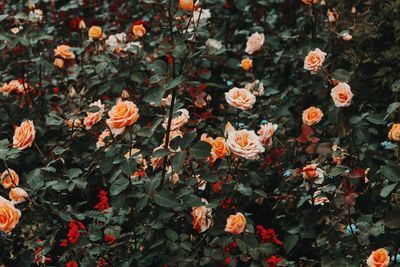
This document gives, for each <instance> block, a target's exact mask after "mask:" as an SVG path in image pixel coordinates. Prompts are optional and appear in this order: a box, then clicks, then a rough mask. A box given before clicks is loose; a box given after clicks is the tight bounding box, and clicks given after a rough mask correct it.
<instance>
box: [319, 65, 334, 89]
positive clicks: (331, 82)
mask: <svg viewBox="0 0 400 267" xmlns="http://www.w3.org/2000/svg"><path fill="white" fill-rule="evenodd" d="M321 69H322V70H323V71H324V72H325V74H326V75H327V76H328V79H329V83H330V84H331V86H334V84H333V80H332V76H331V74H330V73H329V72H328V71H327V70H326V69H325V68H324V67H322V66H321Z"/></svg>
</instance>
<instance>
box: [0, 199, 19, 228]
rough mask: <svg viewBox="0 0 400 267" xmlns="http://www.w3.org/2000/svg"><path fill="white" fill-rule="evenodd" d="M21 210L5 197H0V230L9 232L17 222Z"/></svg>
mask: <svg viewBox="0 0 400 267" xmlns="http://www.w3.org/2000/svg"><path fill="white" fill-rule="evenodd" d="M20 217H21V211H20V210H19V209H16V208H15V207H14V205H13V203H11V201H8V200H7V199H5V198H3V197H0V231H3V232H5V233H10V232H11V231H12V230H13V229H14V228H15V226H16V225H17V224H18V222H19V218H20Z"/></svg>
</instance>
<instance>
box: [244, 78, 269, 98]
mask: <svg viewBox="0 0 400 267" xmlns="http://www.w3.org/2000/svg"><path fill="white" fill-rule="evenodd" d="M244 88H245V89H247V90H249V91H250V92H251V93H252V94H253V95H255V96H260V95H262V94H263V93H264V84H263V83H262V82H260V81H259V80H255V81H254V82H252V83H248V84H246V85H245V86H244Z"/></svg>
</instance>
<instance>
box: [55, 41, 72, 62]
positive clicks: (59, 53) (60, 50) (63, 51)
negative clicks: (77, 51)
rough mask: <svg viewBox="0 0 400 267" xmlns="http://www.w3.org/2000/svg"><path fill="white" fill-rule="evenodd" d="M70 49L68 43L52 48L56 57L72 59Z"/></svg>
mask: <svg viewBox="0 0 400 267" xmlns="http://www.w3.org/2000/svg"><path fill="white" fill-rule="evenodd" d="M70 49H71V47H69V46H68V45H64V44H63V45H59V46H57V47H56V49H54V54H55V56H56V57H61V58H63V59H74V58H75V55H74V53H73V52H72V51H71V50H70Z"/></svg>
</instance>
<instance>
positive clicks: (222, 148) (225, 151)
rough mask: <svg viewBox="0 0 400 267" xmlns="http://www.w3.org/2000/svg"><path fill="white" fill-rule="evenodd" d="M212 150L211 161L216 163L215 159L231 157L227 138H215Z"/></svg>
mask: <svg viewBox="0 0 400 267" xmlns="http://www.w3.org/2000/svg"><path fill="white" fill-rule="evenodd" d="M211 146H212V149H211V159H212V161H214V160H215V159H217V158H218V159H223V158H225V157H226V156H227V155H229V152H230V151H229V147H228V144H227V143H226V140H225V138H222V137H217V138H215V140H214V142H213V143H212V145H211Z"/></svg>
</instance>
